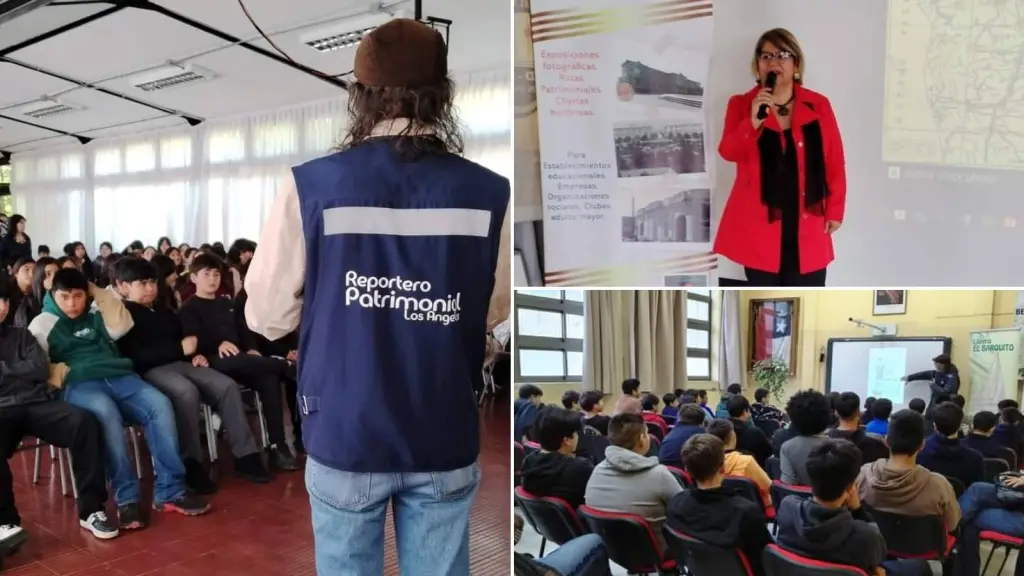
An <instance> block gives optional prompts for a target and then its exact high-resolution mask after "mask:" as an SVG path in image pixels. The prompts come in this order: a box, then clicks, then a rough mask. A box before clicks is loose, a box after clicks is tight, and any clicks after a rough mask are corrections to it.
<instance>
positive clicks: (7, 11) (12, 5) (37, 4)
mask: <svg viewBox="0 0 1024 576" xmlns="http://www.w3.org/2000/svg"><path fill="white" fill-rule="evenodd" d="M49 1H50V0H7V1H6V2H4V3H3V5H0V24H2V23H4V22H7V21H8V20H13V19H14V18H17V17H18V16H21V15H22V14H27V13H29V12H31V11H32V10H35V9H36V8H42V7H43V6H45V5H46V4H47V3H48V2H49Z"/></svg>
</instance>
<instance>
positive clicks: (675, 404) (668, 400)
mask: <svg viewBox="0 0 1024 576" xmlns="http://www.w3.org/2000/svg"><path fill="white" fill-rule="evenodd" d="M661 401H662V402H663V403H664V404H665V407H664V408H662V409H661V415H662V417H663V418H664V417H668V418H671V421H672V422H673V423H675V421H676V416H678V415H679V396H676V395H675V394H673V393H671V392H669V393H668V394H665V395H664V396H662V397H661Z"/></svg>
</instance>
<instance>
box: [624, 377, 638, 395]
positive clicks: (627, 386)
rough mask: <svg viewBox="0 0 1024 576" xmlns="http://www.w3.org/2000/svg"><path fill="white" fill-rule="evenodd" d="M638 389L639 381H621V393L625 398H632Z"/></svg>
mask: <svg viewBox="0 0 1024 576" xmlns="http://www.w3.org/2000/svg"><path fill="white" fill-rule="evenodd" d="M639 389H640V381H639V380H637V379H636V378H626V379H625V380H623V381H622V393H623V394H625V395H626V396H632V395H633V393H634V392H636V391H637V390H639Z"/></svg>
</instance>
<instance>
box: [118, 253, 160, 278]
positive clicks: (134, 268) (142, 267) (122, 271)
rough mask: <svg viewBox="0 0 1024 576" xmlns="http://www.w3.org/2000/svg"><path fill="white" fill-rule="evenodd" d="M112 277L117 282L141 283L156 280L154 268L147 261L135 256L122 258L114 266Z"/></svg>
mask: <svg viewBox="0 0 1024 576" xmlns="http://www.w3.org/2000/svg"><path fill="white" fill-rule="evenodd" d="M114 277H115V278H116V279H117V281H118V282H127V283H129V284H130V283H132V282H142V281H145V280H156V279H157V276H156V268H154V267H153V265H152V264H150V263H149V262H148V261H147V260H144V259H142V258H139V257H137V256H128V257H125V258H122V259H121V260H120V261H119V262H118V263H117V264H115V265H114Z"/></svg>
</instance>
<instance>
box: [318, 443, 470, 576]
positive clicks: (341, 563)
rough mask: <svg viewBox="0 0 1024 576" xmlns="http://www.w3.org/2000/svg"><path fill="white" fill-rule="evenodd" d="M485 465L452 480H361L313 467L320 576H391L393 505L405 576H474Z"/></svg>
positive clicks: (434, 476) (427, 476) (429, 475)
mask: <svg viewBox="0 0 1024 576" xmlns="http://www.w3.org/2000/svg"><path fill="white" fill-rule="evenodd" d="M479 484H480V464H479V463H474V464H472V465H470V466H466V467H465V468H460V469H458V470H452V471H450V472H421V473H408V474H361V473H356V472H342V471H340V470H335V469H333V468H328V467H327V466H324V465H323V464H320V463H318V462H317V461H316V460H314V459H313V458H309V459H308V460H307V461H306V489H307V490H308V492H309V503H310V506H311V507H312V509H313V542H314V547H315V551H316V573H317V575H318V576H343V575H345V576H347V575H348V574H383V573H384V518H385V515H386V514H387V507H388V502H391V506H392V510H393V511H392V514H393V516H394V522H395V540H396V545H397V547H398V566H399V571H400V572H401V574H402V576H465V575H466V574H469V511H470V508H471V507H472V505H473V497H474V496H475V495H476V489H477V486H479Z"/></svg>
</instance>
